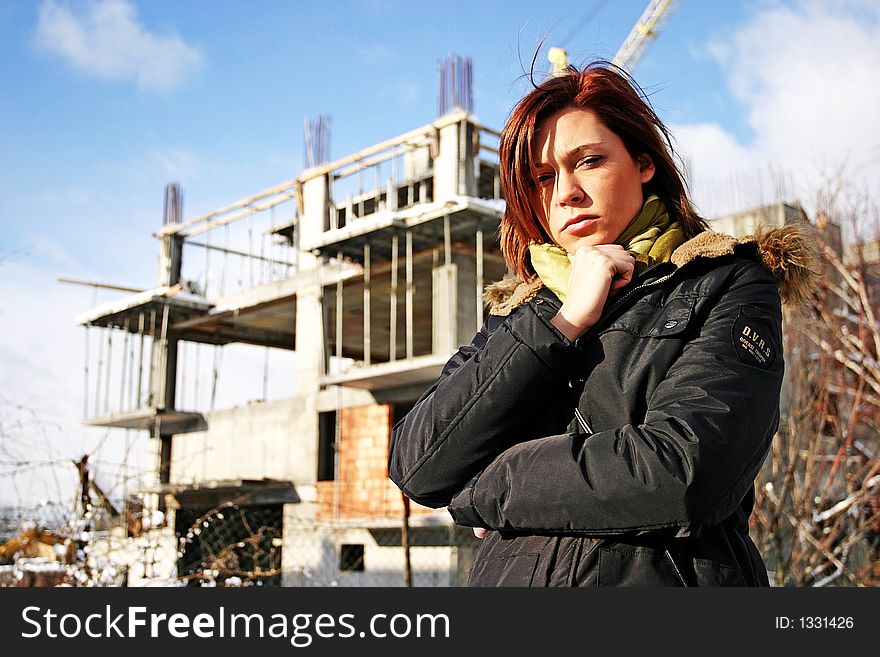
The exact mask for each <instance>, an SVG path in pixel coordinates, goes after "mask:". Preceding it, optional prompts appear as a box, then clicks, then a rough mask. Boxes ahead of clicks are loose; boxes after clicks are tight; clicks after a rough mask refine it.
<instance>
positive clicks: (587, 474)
mask: <svg viewBox="0 0 880 657" xmlns="http://www.w3.org/2000/svg"><path fill="white" fill-rule="evenodd" d="M804 252H808V247H807V246H806V243H805V241H804V240H803V238H802V237H800V233H799V232H798V231H797V230H796V229H794V228H793V227H786V228H783V229H777V230H775V231H770V232H769V233H765V234H763V235H762V236H759V237H757V238H747V239H745V240H735V239H734V238H732V237H729V236H726V235H722V234H719V233H713V232H706V233H703V234H701V235H698V236H697V237H695V238H694V239H692V240H690V241H688V242H686V243H685V244H683V245H682V246H681V247H679V248H678V249H677V250H676V251H675V253H674V254H673V258H672V261H671V262H667V263H660V264H658V265H655V266H653V267H651V268H649V269H647V270H646V271H645V272H643V273H642V274H641V275H640V276H638V277H637V278H636V279H635V280H633V281H632V282H631V283H630V284H629V285H628V286H627V287H625V288H623V289H622V290H621V291H619V292H618V293H617V294H615V295H613V296H612V297H611V298H610V299H609V301H608V303H607V304H606V307H605V309H604V311H603V316H602V319H601V320H600V322H599V323H598V324H596V325H595V326H594V327H592V328H591V329H590V330H589V331H588V332H587V333H586V334H585V335H584V336H582V337H581V338H579V339H578V340H576V341H575V342H571V341H570V340H568V339H567V338H565V336H563V335H562V334H561V333H560V332H559V331H557V330H556V328H555V327H553V326H552V325H551V324H550V319H551V318H552V317H553V316H554V315H555V314H556V312H557V311H558V309H559V307H560V305H561V304H560V302H559V300H558V299H557V298H556V296H555V295H554V294H553V293H552V292H550V291H549V290H548V289H547V288H544V287H542V286H541V285H540V281H536V282H535V283H533V284H527V283H521V282H519V284H518V285H516V286H515V287H514V286H512V285H510V281H507V282H502V284H501V285H500V286H496V287H495V289H494V294H495V305H494V307H493V310H492V314H490V316H489V319H488V320H487V321H486V323H485V324H484V326H483V327H482V329H481V330H480V332H479V333H478V334H477V335H476V336H475V337H474V340H473V342H472V343H471V344H470V345H467V346H464V347H462V348H461V349H459V351H458V353H456V354H455V355H454V356H453V357H452V359H451V360H450V361H449V362H448V363H447V364H446V366H445V367H444V369H443V372H442V374H441V376H440V378H439V379H438V380H437V381H436V382H435V383H434V384H433V385H432V386H431V388H430V389H429V390H428V391H427V392H426V393H425V394H424V395H423V396H422V398H421V399H420V400H419V402H418V403H417V404H416V406H415V407H414V408H413V409H412V411H411V412H410V413H409V414H408V415H407V416H406V417H405V418H404V419H403V420H402V421H401V422H400V423H398V425H397V426H395V428H394V430H393V435H392V442H391V452H390V457H389V475H390V477H391V479H392V480H393V481H394V482H395V483H396V484H397V485H398V486H399V487H400V488H401V489H402V490H403V491H404V492H405V493H406V494H407V496H409V497H410V498H411V499H413V500H415V501H416V502H419V503H420V504H424V505H427V506H432V507H440V506H444V505H448V507H449V512H450V513H451V514H452V517H453V519H454V520H455V522H456V523H457V524H459V525H465V526H471V527H484V528H487V529H489V530H492V531H489V532H488V533H487V534H486V537H485V538H484V539H483V541H482V544H481V546H480V549H479V551H478V554H477V558H476V561H475V563H474V566H473V568H472V570H471V573H470V578H469V584H470V585H472V586H510V585H513V586H557V585H558V586H620V585H648V586H655V585H670V586H682V585H684V586H707V585H709V586H712V585H725V586H727V585H748V586H766V585H768V579H767V572H766V569H765V567H764V564H763V562H762V560H761V557H760V555H759V553H758V551H757V549H756V548H755V546H754V544H753V543H752V541H751V540H750V538H749V535H748V518H749V515H750V513H751V511H752V506H753V503H754V480H755V477H756V475H757V473H758V470H759V468H760V467H761V464H762V462H763V461H764V458H765V456H766V455H767V453H768V449H769V447H770V442H771V440H772V438H773V435H774V433H775V431H776V428H777V424H778V421H779V394H780V386H781V384H782V377H783V370H784V361H783V354H782V335H781V322H782V316H781V306H780V294H779V291H778V289H777V284H778V285H779V286H780V289H782V290H783V291H788V292H791V293H792V294H797V293H798V292H799V291H800V290H799V287H798V286H801V287H803V285H804V284H805V283H804V281H806V280H807V279H808V277H809V273H808V272H809V270H808V269H805V268H803V267H798V266H797V265H798V264H799V262H798V261H797V258H791V257H790V254H791V253H804ZM768 267H770V268H771V269H773V271H774V273H776V274H779V280H778V281H775V280H774V276H773V275H771V272H770V271H768ZM785 277H787V278H785ZM799 278H800V279H802V280H798V279H799Z"/></svg>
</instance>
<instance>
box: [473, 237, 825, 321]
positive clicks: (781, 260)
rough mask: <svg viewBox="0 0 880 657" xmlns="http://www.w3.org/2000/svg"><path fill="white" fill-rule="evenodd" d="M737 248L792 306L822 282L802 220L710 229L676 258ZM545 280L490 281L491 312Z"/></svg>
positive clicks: (506, 310)
mask: <svg viewBox="0 0 880 657" xmlns="http://www.w3.org/2000/svg"><path fill="white" fill-rule="evenodd" d="M733 253H737V254H741V255H748V256H750V257H753V258H755V259H756V260H758V261H759V262H760V263H761V264H762V265H763V266H764V267H765V268H766V269H767V271H769V272H770V273H771V274H772V275H773V278H774V279H775V280H776V286H777V287H778V288H779V296H780V297H781V298H782V301H783V303H785V304H786V305H787V306H789V307H792V306H800V305H803V304H805V303H806V302H807V301H808V300H809V298H810V296H811V295H812V293H813V291H814V290H815V289H816V286H817V284H818V280H819V277H818V273H817V271H816V262H817V255H818V254H817V252H816V249H815V247H814V246H813V245H812V241H811V240H810V238H809V237H808V236H807V235H806V234H805V229H804V227H802V226H801V225H800V224H788V225H786V226H782V227H780V228H766V229H761V230H759V231H758V232H757V233H755V234H754V235H749V236H747V237H742V238H736V237H733V236H731V235H726V234H724V233H717V232H715V231H711V230H709V231H705V232H702V233H700V234H699V235H697V236H696V237H693V238H691V239H689V240H688V241H687V242H685V243H684V244H682V245H681V246H679V247H678V248H677V249H676V250H675V251H673V253H672V258H671V262H672V264H673V265H675V266H676V267H679V268H681V267H685V266H687V264H688V263H690V262H693V261H695V260H697V259H699V258H720V257H722V256H726V255H730V254H733ZM543 286H544V285H543V283H542V282H541V279H539V278H537V277H535V278H534V279H533V280H531V281H523V280H522V279H521V278H520V277H519V276H518V275H516V274H508V275H507V276H505V277H504V278H503V279H501V280H500V281H498V282H497V283H492V284H491V285H488V286H486V289H485V291H484V292H483V301H484V302H485V303H486V305H488V306H489V308H490V313H491V314H493V315H501V316H504V315H508V314H510V312H511V311H512V310H513V309H514V308H516V307H517V306H519V305H522V304H523V303H525V302H527V301H529V300H530V299H532V298H533V297H534V296H535V295H536V294H537V293H538V291H539V290H540V289H541V288H542V287H543Z"/></svg>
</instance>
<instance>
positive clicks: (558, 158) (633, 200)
mask: <svg viewBox="0 0 880 657" xmlns="http://www.w3.org/2000/svg"><path fill="white" fill-rule="evenodd" d="M535 145H536V147H537V153H536V158H535V161H536V163H537V167H536V168H537V174H538V180H537V186H538V198H537V199H536V200H537V204H538V207H537V208H536V210H537V215H538V218H539V220H540V221H541V225H542V226H543V227H544V230H546V231H547V233H548V234H549V235H550V237H552V238H553V241H554V242H556V244H557V245H559V246H561V247H562V248H563V249H565V250H566V251H567V252H568V253H574V252H575V251H577V249H578V247H579V246H582V245H584V244H586V245H589V246H595V245H597V244H612V243H613V242H614V241H615V240H616V239H617V238H618V237H619V236H620V235H621V233H623V231H624V229H625V228H626V227H627V226H628V225H629V223H630V222H631V221H632V220H633V219H634V218H635V216H636V214H638V212H639V211H640V210H641V209H642V204H643V203H644V200H643V198H642V185H643V184H644V183H646V182H648V181H649V180H650V179H651V177H652V176H653V175H654V164H653V162H651V159H650V158H649V157H648V156H646V155H643V156H640V157H639V158H638V160H637V159H634V158H633V157H632V156H631V155H630V154H629V152H628V151H627V150H626V147H625V146H624V145H623V141H622V140H621V139H620V137H618V136H617V134H615V133H614V132H612V131H611V130H609V129H608V128H607V127H605V125H604V124H603V123H602V122H601V121H600V120H599V119H598V117H597V116H596V115H595V114H594V113H593V112H591V111H590V110H584V109H579V108H574V107H569V108H566V109H563V110H560V111H559V112H557V113H556V114H554V115H552V116H550V117H549V118H548V119H546V120H545V121H544V122H543V123H542V124H541V125H540V126H539V127H538V132H537V139H536V142H535Z"/></svg>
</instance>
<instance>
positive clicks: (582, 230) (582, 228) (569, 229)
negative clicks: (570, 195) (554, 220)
mask: <svg viewBox="0 0 880 657" xmlns="http://www.w3.org/2000/svg"><path fill="white" fill-rule="evenodd" d="M598 220H599V218H598V217H578V218H577V219H575V221H572V222H571V223H570V224H568V225H567V226H566V227H565V228H563V229H562V232H563V233H568V234H569V235H574V236H575V237H583V236H584V235H587V234H588V233H591V232H593V229H594V228H595V225H596V222H597V221H598Z"/></svg>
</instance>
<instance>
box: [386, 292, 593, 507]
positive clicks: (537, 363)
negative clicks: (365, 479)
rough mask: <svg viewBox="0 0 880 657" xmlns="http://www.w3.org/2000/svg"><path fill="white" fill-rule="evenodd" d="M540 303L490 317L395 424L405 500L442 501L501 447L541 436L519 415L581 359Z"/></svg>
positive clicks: (394, 450)
mask: <svg viewBox="0 0 880 657" xmlns="http://www.w3.org/2000/svg"><path fill="white" fill-rule="evenodd" d="M545 308H546V304H544V305H543V306H541V304H533V303H526V304H523V305H522V306H519V307H518V308H516V309H515V310H514V311H513V312H512V313H511V314H510V315H509V316H507V317H506V318H504V317H497V316H490V317H489V319H488V320H487V322H486V324H485V325H484V326H483V328H482V329H481V330H480V332H479V333H477V335H476V336H475V338H474V340H473V342H472V343H471V344H470V345H467V346H465V347H462V348H461V349H459V351H458V353H456V354H455V355H454V356H453V357H452V359H451V360H450V361H449V362H448V363H447V364H446V366H445V367H444V369H443V373H442V375H441V376H440V378H439V379H438V380H437V381H436V382H435V383H434V385H433V386H432V387H431V388H430V389H429V390H428V391H427V392H426V393H425V394H424V395H423V396H422V398H421V399H420V400H419V401H418V402H417V403H416V405H415V407H413V409H412V410H411V411H410V412H409V413H408V414H407V415H406V416H405V417H404V418H403V420H401V421H400V422H399V423H398V424H397V425H396V426H395V427H394V429H393V431H392V436H391V447H390V453H389V463H388V474H389V477H390V478H391V479H392V481H394V483H395V484H397V485H398V486H399V487H400V488H401V490H403V492H404V493H406V495H407V497H409V498H410V499H412V500H414V501H416V502H418V503H419V504H423V505H426V506H431V507H440V506H445V505H447V504H448V503H449V501H450V500H451V499H452V496H453V495H454V494H455V493H457V492H458V491H460V490H461V489H462V488H463V487H464V486H465V484H467V482H468V481H469V480H470V479H471V478H472V477H473V476H474V475H475V474H476V473H478V472H479V471H481V470H482V469H484V468H485V467H486V466H487V465H488V464H489V463H490V462H491V461H492V459H494V458H495V457H497V456H498V455H499V454H501V452H503V451H504V450H505V449H507V448H508V447H510V446H511V445H514V444H516V443H518V442H522V441H524V440H528V439H531V438H535V437H537V436H539V435H541V434H540V433H532V434H529V431H528V427H527V426H524V424H523V420H522V418H523V417H524V415H523V414H524V413H525V414H526V417H529V416H537V415H539V414H540V412H541V408H542V405H543V404H544V403H545V401H546V400H548V399H551V398H553V397H554V395H555V396H556V397H558V396H559V395H560V394H561V393H562V391H563V390H564V389H566V388H567V385H568V381H569V380H570V378H571V377H572V376H573V374H574V373H575V372H577V371H579V369H580V364H581V363H582V362H583V355H582V351H581V350H580V349H579V348H578V346H577V345H576V344H574V343H572V342H571V341H569V340H568V339H566V338H565V337H564V336H563V335H562V334H561V333H560V332H559V331H557V330H556V328H555V327H553V326H552V325H551V324H550V323H549V319H548V318H547V317H546V314H547V313H546V311H545V310H544V309H545Z"/></svg>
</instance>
